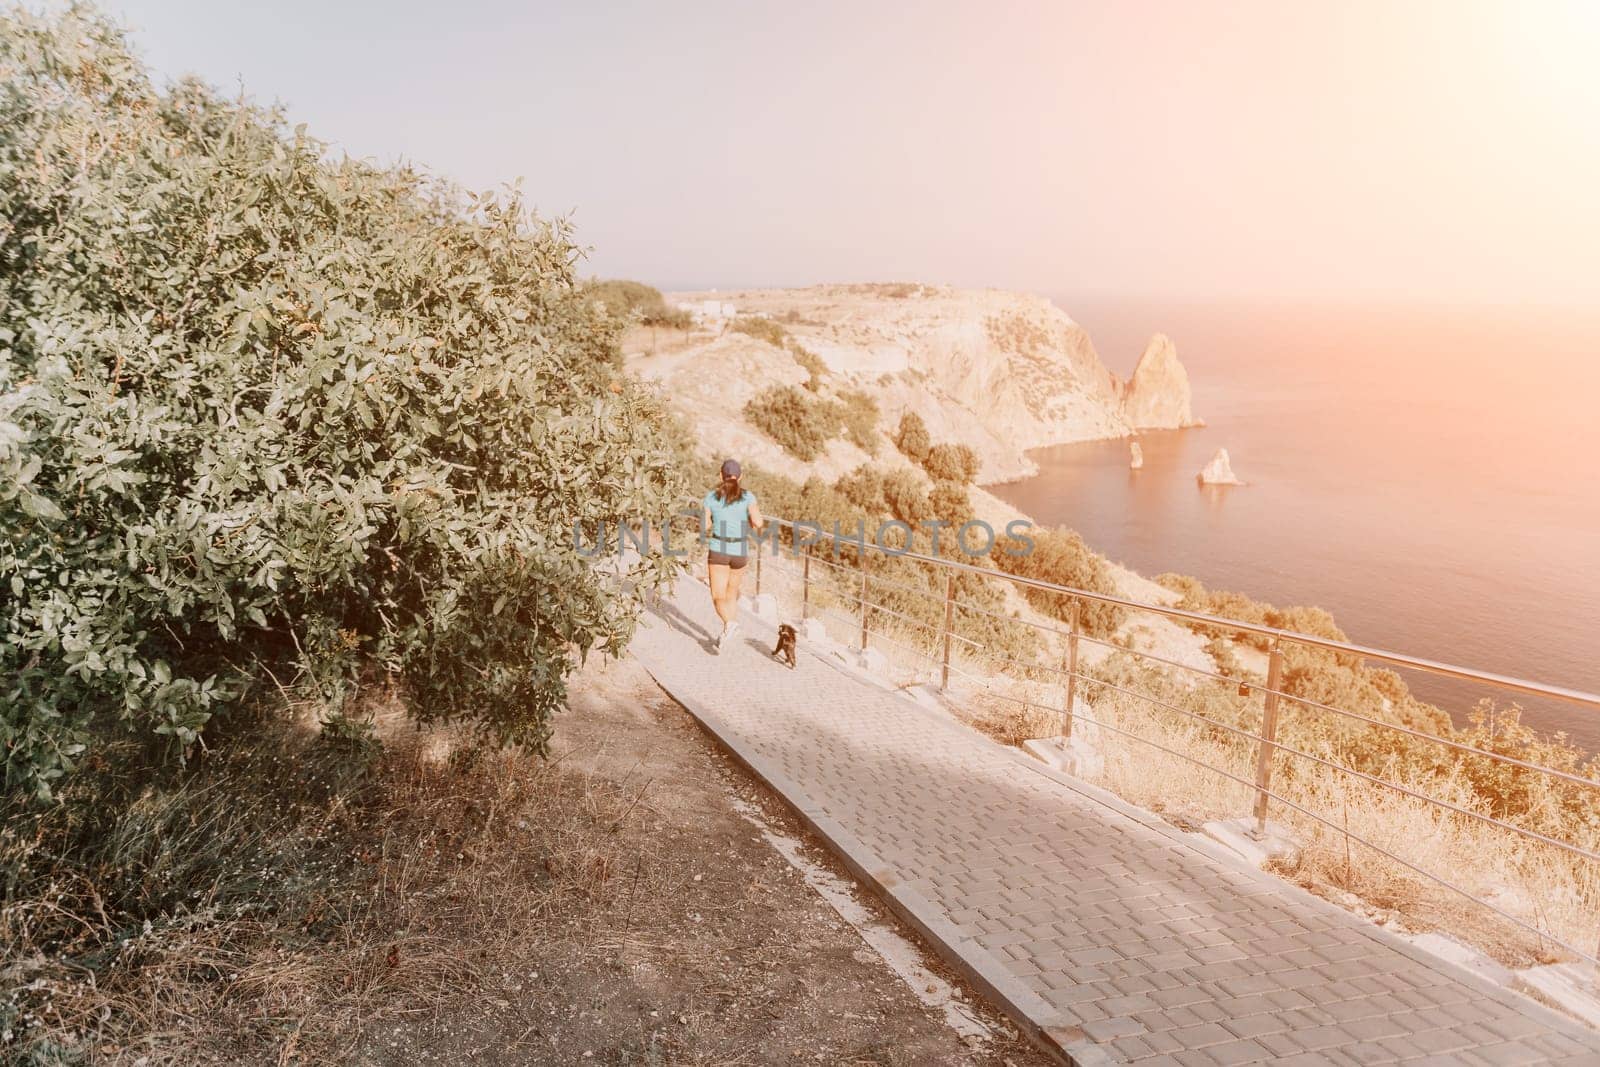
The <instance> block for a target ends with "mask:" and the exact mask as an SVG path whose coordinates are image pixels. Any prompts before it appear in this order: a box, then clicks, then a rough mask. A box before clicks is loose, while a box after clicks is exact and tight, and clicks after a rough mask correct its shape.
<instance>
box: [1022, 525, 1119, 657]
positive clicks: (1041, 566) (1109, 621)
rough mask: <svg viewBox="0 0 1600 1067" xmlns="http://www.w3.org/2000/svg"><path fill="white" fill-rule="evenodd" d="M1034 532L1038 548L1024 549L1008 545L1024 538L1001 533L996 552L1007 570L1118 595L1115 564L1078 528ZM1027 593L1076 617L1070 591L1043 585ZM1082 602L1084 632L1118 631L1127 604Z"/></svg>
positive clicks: (1062, 615)
mask: <svg viewBox="0 0 1600 1067" xmlns="http://www.w3.org/2000/svg"><path fill="white" fill-rule="evenodd" d="M1029 536H1030V537H1032V539H1033V551H1031V552H1027V553H1026V554H1023V555H1011V554H1008V550H1010V551H1011V552H1018V551H1021V550H1022V549H1024V548H1025V547H1026V546H1024V545H1023V544H1021V542H1020V541H1018V540H1017V539H1015V538H1009V537H1002V538H1000V539H999V541H998V544H997V545H996V548H995V551H994V553H993V559H994V562H995V565H996V566H998V567H999V568H1000V569H1001V570H1003V571H1006V572H1007V573H1010V574H1016V575H1020V576H1022V577H1024V578H1036V579H1038V580H1040V581H1045V582H1051V583H1054V584H1055V585H1064V586H1067V587H1069V588H1072V589H1083V590H1086V591H1087V592H1091V593H1103V594H1105V595H1107V596H1116V595H1118V590H1117V584H1116V582H1115V581H1114V580H1113V579H1112V577H1111V569H1110V567H1108V566H1107V565H1106V561H1105V560H1104V559H1103V558H1102V557H1100V556H1099V555H1096V554H1095V552H1094V551H1093V550H1092V549H1090V548H1089V546H1088V545H1086V544H1084V543H1083V538H1081V537H1079V536H1078V535H1077V533H1075V532H1074V531H1072V530H1064V529H1062V528H1060V527H1049V528H1046V527H1035V528H1034V529H1033V530H1032V532H1031V533H1030V534H1029ZM1026 593H1027V597H1028V599H1029V601H1031V602H1032V603H1033V604H1034V606H1035V607H1037V608H1039V609H1040V610H1041V611H1045V612H1048V613H1049V614H1051V615H1054V616H1055V617H1056V618H1058V619H1062V620H1067V619H1070V618H1071V617H1072V598H1070V597H1068V596H1066V595H1065V594H1062V593H1054V592H1050V591H1049V590H1043V589H1028V590H1026ZM1079 602H1080V604H1081V608H1080V614H1079V622H1080V624H1081V625H1082V627H1083V629H1084V632H1086V633H1089V634H1093V635H1095V636H1097V637H1105V636H1109V635H1110V634H1113V633H1115V632H1116V630H1117V627H1119V626H1121V625H1122V621H1123V617H1124V614H1125V609H1123V608H1121V607H1118V606H1117V605H1115V604H1105V603H1101V602H1100V601H1097V600H1086V599H1081V598H1080V601H1079Z"/></svg>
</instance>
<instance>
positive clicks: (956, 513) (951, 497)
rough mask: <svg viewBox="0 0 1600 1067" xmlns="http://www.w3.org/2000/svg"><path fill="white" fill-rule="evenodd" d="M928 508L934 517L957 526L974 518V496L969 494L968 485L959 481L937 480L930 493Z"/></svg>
mask: <svg viewBox="0 0 1600 1067" xmlns="http://www.w3.org/2000/svg"><path fill="white" fill-rule="evenodd" d="M928 510H929V511H931V512H932V513H933V517H934V518H936V519H942V520H943V521H945V522H948V523H950V524H951V525H953V526H956V527H959V526H961V525H962V524H963V523H967V522H971V521H972V518H973V513H972V498H971V497H970V496H968V495H967V487H966V486H964V485H962V484H960V483H959V482H935V483H934V486H933V491H932V492H930V493H929V494H928Z"/></svg>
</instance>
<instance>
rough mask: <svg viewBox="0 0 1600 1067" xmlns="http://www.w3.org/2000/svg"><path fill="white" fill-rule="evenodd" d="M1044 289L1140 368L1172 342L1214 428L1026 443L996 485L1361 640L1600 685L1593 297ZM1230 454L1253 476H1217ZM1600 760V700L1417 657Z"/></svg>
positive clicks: (1598, 404)
mask: <svg viewBox="0 0 1600 1067" xmlns="http://www.w3.org/2000/svg"><path fill="white" fill-rule="evenodd" d="M1052 299H1053V300H1055V302H1056V303H1057V304H1058V305H1059V306H1061V307H1062V309H1063V310H1064V311H1066V312H1067V313H1068V314H1069V315H1071V316H1072V318H1073V319H1074V320H1075V321H1077V322H1078V323H1080V324H1081V325H1083V326H1084V327H1085V328H1086V329H1087V330H1088V331H1089V334H1090V336H1091V337H1092V338H1093V340H1094V343H1095V347H1096V350H1097V351H1098V352H1099V353H1100V356H1101V359H1102V360H1103V361H1104V362H1105V363H1106V365H1107V366H1109V367H1110V368H1111V369H1112V370H1114V371H1116V372H1117V373H1118V374H1120V375H1122V376H1123V377H1124V378H1126V377H1127V376H1128V375H1129V374H1130V373H1131V371H1132V369H1133V365H1134V363H1135V361H1136V360H1137V358H1138V355H1139V353H1140V351H1142V350H1143V348H1144V345H1145V342H1146V341H1147V340H1148V339H1149V337H1150V336H1151V335H1152V334H1154V333H1156V332H1162V333H1166V334H1167V335H1168V336H1169V337H1171V338H1172V339H1173V341H1174V342H1175V343H1176V345H1177V349H1178V355H1179V358H1180V359H1181V361H1182V362H1183V364H1184V366H1185V367H1186V368H1187V370H1188V372H1189V378H1190V382H1191V385H1192V389H1193V394H1194V412H1195V414H1196V415H1197V416H1198V417H1200V418H1202V419H1204V420H1205V426H1203V427H1199V428H1195V429H1188V430H1175V431H1160V432H1152V433H1145V434H1141V435H1140V436H1139V437H1138V438H1137V440H1138V441H1139V443H1140V445H1141V447H1142V449H1143V451H1144V467H1143V469H1141V470H1137V471H1135V470H1131V469H1130V467H1129V448H1128V442H1127V441H1101V442H1092V443H1085V444H1074V445H1061V446H1056V447H1052V448H1045V449H1040V450H1038V451H1036V452H1034V453H1032V456H1033V458H1034V459H1035V460H1036V461H1037V463H1038V465H1039V473H1038V474H1037V475H1036V476H1034V477H1031V478H1028V479H1025V480H1023V481H1020V482H1015V483H1011V484H1007V485H1002V486H997V487H993V488H994V491H995V492H997V493H998V495H999V496H1001V497H1002V498H1003V499H1005V500H1007V501H1009V502H1011V503H1013V504H1015V505H1016V506H1017V507H1019V508H1021V509H1023V510H1024V511H1026V512H1028V513H1029V514H1030V515H1032V516H1033V517H1034V519H1035V520H1036V521H1038V522H1041V523H1047V524H1052V525H1053V524H1060V525H1064V526H1068V527H1071V528H1073V529H1076V530H1077V531H1079V532H1080V533H1081V534H1082V535H1083V537H1084V538H1085V540H1087V541H1088V543H1089V544H1090V545H1092V546H1093V547H1094V548H1096V549H1097V550H1099V551H1100V552H1102V553H1104V554H1106V555H1108V556H1110V557H1111V558H1112V559H1115V560H1118V561H1119V562H1122V563H1124V564H1126V565H1128V566H1130V567H1132V568H1133V569H1135V570H1137V571H1139V572H1141V573H1143V574H1146V575H1151V576H1154V575H1156V574H1160V573H1162V572H1164V571H1177V572H1180V573H1183V574H1189V575H1193V576H1195V577H1197V578H1199V579H1201V580H1202V581H1203V582H1204V583H1205V584H1206V586H1207V587H1208V588H1217V589H1229V590H1236V591H1238V592H1242V593H1245V594H1248V595H1250V596H1252V597H1254V598H1257V599H1261V600H1267V601H1271V602H1272V603H1274V604H1278V605H1280V606H1283V605H1290V604H1313V605H1317V606H1320V607H1323V608H1326V609H1327V610H1329V611H1330V612H1332V613H1333V615H1334V617H1335V619H1336V620H1337V621H1338V623H1339V625H1340V626H1341V627H1342V628H1343V629H1344V630H1345V632H1346V633H1347V634H1348V635H1349V636H1350V638H1351V640H1352V641H1355V642H1357V643H1360V644H1364V645H1370V646H1374V647H1380V648H1385V649H1391V650H1395V651H1399V652H1404V653H1408V654H1410V655H1414V656H1420V657H1424V658H1427V659H1432V660H1439V661H1443V662H1447V663H1451V664H1457V665H1461V666H1467V667H1473V668H1477V669H1479V670H1485V671H1490V672H1494V673H1496V674H1504V675H1512V676H1515V677H1520V678H1527V679H1532V680H1536V681H1540V682H1544V683H1547V684H1553V685H1558V686H1562V687H1565V688H1569V689H1577V690H1583V691H1587V692H1593V693H1600V308H1597V309H1595V310H1593V311H1575V310H1571V309H1567V310H1556V309H1542V308H1541V309H1530V308H1511V307H1494V308H1484V307H1473V308H1466V307H1427V308H1418V307H1373V306H1360V307H1355V306H1326V305H1319V306H1303V305H1293V304H1262V305H1219V304H1209V305H1173V304H1162V305H1159V306H1158V305H1147V304H1139V303H1119V302H1108V301H1088V302H1085V301H1083V300H1081V299H1077V298H1074V297H1072V296H1065V295H1054V294H1052ZM1219 448H1226V449H1227V450H1228V454H1229V456H1230V457H1231V460H1232V465H1233V469H1234V472H1235V474H1237V475H1238V476H1239V477H1240V478H1241V479H1243V480H1244V481H1245V482H1246V483H1247V484H1246V485H1243V486H1237V487H1227V488H1219V487H1201V486H1200V485H1199V484H1197V482H1196V478H1195V475H1196V474H1197V473H1198V472H1199V470H1200V468H1201V467H1202V466H1203V465H1204V464H1205V463H1206V461H1207V460H1209V459H1210V458H1211V457H1212V455H1213V454H1214V453H1215V452H1216V451H1217V449H1219ZM1401 674H1402V675H1403V676H1404V677H1405V678H1406V681H1407V682H1408V683H1409V684H1410V685H1411V687H1412V690H1413V691H1414V692H1415V693H1417V695H1418V696H1420V697H1422V698H1423V699H1426V700H1429V701H1431V702H1433V703H1436V704H1438V705H1440V706H1441V707H1444V708H1445V709H1446V710H1447V711H1449V712H1450V714H1451V716H1452V717H1453V718H1454V719H1455V720H1456V721H1457V722H1465V721H1466V718H1467V714H1468V712H1469V711H1470V710H1471V709H1472V708H1473V707H1474V705H1475V704H1476V702H1477V701H1478V699H1479V698H1480V697H1485V696H1489V697H1494V698H1496V699H1497V700H1498V701H1499V702H1500V704H1501V706H1504V705H1505V704H1506V703H1509V702H1512V701H1515V702H1516V703H1518V704H1520V705H1521V706H1522V708H1523V721H1524V722H1526V723H1528V724H1529V725H1532V726H1534V727H1535V728H1537V729H1539V730H1541V731H1543V732H1547V733H1553V732H1555V731H1563V732H1565V733H1566V734H1567V735H1568V739H1569V740H1570V741H1571V742H1572V743H1575V744H1577V745H1579V746H1581V747H1584V748H1586V749H1588V750H1589V751H1591V752H1593V751H1600V711H1595V710H1590V709H1588V708H1585V707H1583V706H1581V705H1574V704H1569V703H1565V702H1560V701H1554V700H1549V699H1544V698H1533V697H1516V696H1513V695H1509V694H1506V693H1504V692H1499V691H1494V690H1490V689H1487V688H1485V687H1483V686H1481V685H1478V684H1475V683H1467V682H1461V681H1456V680H1449V679H1442V678H1440V677H1438V676H1435V675H1428V674H1424V673H1421V672H1416V671H1402V672H1401Z"/></svg>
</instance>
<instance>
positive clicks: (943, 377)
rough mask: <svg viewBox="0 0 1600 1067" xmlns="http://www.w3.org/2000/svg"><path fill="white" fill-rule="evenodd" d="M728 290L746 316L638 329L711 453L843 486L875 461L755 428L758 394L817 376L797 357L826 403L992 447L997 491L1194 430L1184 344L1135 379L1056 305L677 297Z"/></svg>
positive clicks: (745, 293) (873, 296)
mask: <svg viewBox="0 0 1600 1067" xmlns="http://www.w3.org/2000/svg"><path fill="white" fill-rule="evenodd" d="M713 296H714V297H715V299H716V300H718V302H719V305H720V306H721V307H726V306H728V305H731V310H732V311H733V313H734V317H733V319H731V320H728V319H725V318H723V319H719V320H718V321H717V322H715V323H707V324H706V325H704V326H702V327H700V328H698V329H697V330H695V331H691V332H689V333H688V334H680V333H678V332H676V331H655V332H652V331H649V330H647V329H646V330H636V331H634V332H633V333H632V334H631V335H630V337H629V338H628V341H627V344H626V346H625V355H626V357H627V359H628V365H629V367H630V369H633V370H635V371H637V372H638V373H639V374H641V375H642V376H644V377H645V378H648V379H654V380H656V381H658V382H659V383H660V384H661V386H662V389H663V392H664V393H665V395H666V396H667V397H668V399H669V400H670V401H671V402H672V403H673V404H674V406H676V407H677V408H679V410H680V411H682V412H683V413H684V414H685V415H686V416H688V418H689V420H690V421H691V423H692V424H693V425H694V426H695V428H696V433H697V435H698V436H699V438H700V442H701V445H702V446H703V447H704V448H705V449H707V450H708V451H710V452H717V453H719V454H721V453H728V454H734V455H739V456H740V457H741V458H748V459H750V460H751V461H752V462H756V463H758V464H762V465H766V466H770V467H773V468H775V469H779V470H787V471H789V472H790V473H791V475H795V474H798V475H801V476H803V475H804V474H809V473H815V474H820V475H823V476H824V477H836V476H837V475H839V474H841V473H844V472H845V471H848V470H850V469H851V468H853V467H854V466H856V465H857V464H859V463H861V462H863V461H864V460H865V459H866V458H867V457H866V454H865V453H864V452H863V451H862V450H861V449H859V448H857V447H856V446H855V445H852V444H850V443H849V442H847V441H844V440H838V441H835V442H833V443H832V444H831V445H830V446H829V449H828V451H827V454H826V455H824V456H822V457H820V458H819V459H818V460H816V461H815V462H813V463H811V464H799V463H797V462H796V461H795V460H794V459H793V458H791V457H788V456H786V455H784V454H783V453H782V452H781V451H780V450H779V449H778V448H777V446H776V445H775V444H773V443H772V442H771V441H769V440H767V439H766V438H765V437H764V436H763V435H762V434H760V433H759V432H758V431H757V430H756V429H755V428H754V427H753V426H750V425H748V424H747V423H746V422H745V420H744V417H743V408H744V405H745V403H746V402H747V401H748V400H749V398H750V397H751V396H752V395H754V394H755V393H757V392H759V391H761V390H762V389H765V388H767V387H768V386H770V385H776V384H784V385H792V384H800V383H803V382H806V381H807V380H808V379H809V378H810V377H811V374H810V372H809V371H808V370H806V369H803V368H802V366H801V365H800V363H799V362H797V360H796V358H795V355H794V352H793V349H795V348H800V349H803V350H805V351H806V352H809V353H812V354H814V355H815V356H816V357H817V358H818V359H819V360H820V361H821V364H822V366H823V368H825V370H824V371H823V374H822V385H821V391H822V393H823V395H828V394H832V395H838V394H839V393H841V392H844V391H847V390H848V391H859V392H863V393H866V394H867V395H869V396H871V397H872V398H873V399H874V400H875V401H876V402H877V404H878V408H879V410H880V412H881V418H880V428H881V429H882V430H884V431H891V430H892V429H893V427H894V426H895V425H896V424H897V423H898V422H899V420H900V416H901V415H902V414H903V413H905V412H907V411H915V412H917V413H918V414H919V415H921V416H922V418H923V420H924V421H925V422H926V423H927V425H928V429H929V432H930V433H931V435H932V437H933V439H934V440H935V441H958V442H963V443H965V444H968V445H970V446H971V447H972V448H973V449H974V450H975V451H976V452H977V453H978V456H979V458H980V460H981V463H982V468H981V470H980V473H979V479H980V481H985V482H996V481H1005V480H1009V479H1015V478H1020V477H1024V476H1026V475H1028V474H1031V473H1032V472H1033V471H1034V469H1035V467H1034V464H1033V463H1032V461H1031V460H1029V459H1028V457H1027V456H1026V454H1025V453H1026V450H1027V449H1030V448H1037V447H1041V446H1044V445H1051V444H1061V443H1065V442H1070V441H1084V440H1094V439H1103V438H1113V437H1123V436H1126V435H1128V434H1131V433H1133V432H1135V431H1136V430H1143V429H1156V428H1167V427H1171V428H1175V427H1179V426H1185V425H1191V424H1192V423H1193V421H1194V419H1193V415H1192V413H1191V411H1190V398H1189V383H1188V375H1187V374H1186V373H1185V372H1184V370H1183V366H1182V365H1181V364H1180V363H1178V360H1177V354H1176V351H1175V350H1174V349H1173V346H1172V343H1171V342H1170V341H1168V340H1166V339H1165V338H1158V340H1159V341H1161V342H1162V344H1161V345H1157V344H1156V343H1155V342H1152V344H1151V347H1150V348H1148V349H1147V350H1146V351H1145V354H1144V355H1143V356H1142V357H1141V358H1140V360H1139V365H1138V368H1137V369H1136V370H1135V372H1134V377H1133V380H1131V381H1130V382H1129V383H1127V384H1126V385H1125V384H1124V383H1123V382H1122V381H1120V380H1119V379H1118V378H1117V376H1116V375H1114V374H1112V373H1111V372H1110V371H1109V370H1107V369H1106V367H1105V365H1104V364H1103V363H1101V361H1100V357H1099V355H1098V354H1097V353H1096V352H1095V349H1094V345H1093V344H1092V343H1091V342H1090V340H1089V335H1088V334H1087V333H1086V332H1085V331H1084V329H1083V328H1082V327H1081V326H1079V325H1078V324H1077V323H1076V322H1074V321H1073V320H1072V319H1071V318H1069V317H1068V316H1067V315H1066V314H1065V313H1063V312H1062V311H1061V310H1060V309H1059V308H1057V307H1056V306H1055V305H1053V304H1051V303H1050V302H1049V301H1048V300H1045V299H1043V298H1042V297H1036V296H1030V295H1027V294H1022V293H1010V292H1003V291H999V290H962V289H950V288H945V287H939V286H921V285H909V284H906V285H900V284H897V285H822V286H813V287H810V288H806V289H759V290H740V291H725V292H718V293H716V294H705V293H677V294H671V295H670V296H669V298H668V299H669V300H671V301H675V302H681V303H684V304H688V305H692V306H704V302H705V301H706V300H707V299H709V298H711V297H713ZM741 320H743V321H744V322H747V323H748V322H751V321H752V320H766V322H767V323H770V324H771V325H770V326H768V327H764V328H763V329H760V330H757V331H756V333H763V332H764V333H766V334H768V335H769V336H766V337H760V336H756V335H754V334H751V333H746V332H741V331H740V330H739V329H737V328H736V327H735V326H730V325H729V322H730V321H731V322H732V323H734V324H737V323H739V322H740V321H741ZM779 328H781V329H779ZM885 445H886V447H888V448H889V450H890V453H891V454H892V452H893V448H892V445H887V442H885ZM886 458H891V457H889V456H886Z"/></svg>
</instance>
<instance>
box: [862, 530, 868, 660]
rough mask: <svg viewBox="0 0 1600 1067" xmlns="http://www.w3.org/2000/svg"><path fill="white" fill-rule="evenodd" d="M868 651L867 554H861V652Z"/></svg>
mask: <svg viewBox="0 0 1600 1067" xmlns="http://www.w3.org/2000/svg"><path fill="white" fill-rule="evenodd" d="M866 650H867V553H866V550H864V549H863V550H862V552H861V651H863V652H865V651H866Z"/></svg>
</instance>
